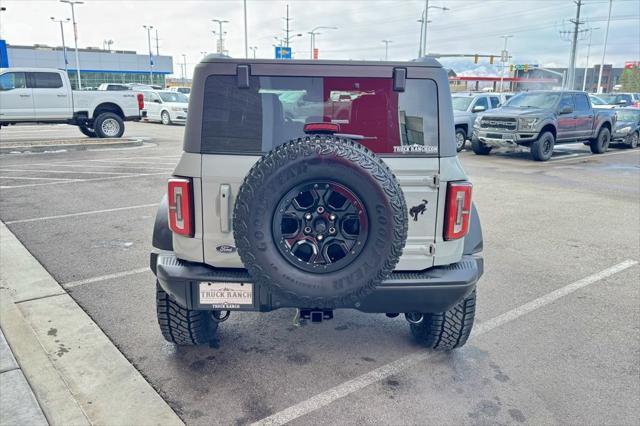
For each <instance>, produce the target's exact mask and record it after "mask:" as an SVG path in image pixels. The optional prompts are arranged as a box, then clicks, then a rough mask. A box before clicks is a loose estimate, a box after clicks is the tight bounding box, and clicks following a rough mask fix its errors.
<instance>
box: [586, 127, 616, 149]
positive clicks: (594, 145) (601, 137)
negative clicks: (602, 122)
mask: <svg viewBox="0 0 640 426" xmlns="http://www.w3.org/2000/svg"><path fill="white" fill-rule="evenodd" d="M610 143H611V132H610V131H609V129H607V128H606V127H602V128H601V129H600V131H599V132H598V136H597V137H596V138H595V139H592V140H591V144H590V145H589V148H591V152H592V153H594V154H602V153H605V152H607V150H608V149H609V144H610Z"/></svg>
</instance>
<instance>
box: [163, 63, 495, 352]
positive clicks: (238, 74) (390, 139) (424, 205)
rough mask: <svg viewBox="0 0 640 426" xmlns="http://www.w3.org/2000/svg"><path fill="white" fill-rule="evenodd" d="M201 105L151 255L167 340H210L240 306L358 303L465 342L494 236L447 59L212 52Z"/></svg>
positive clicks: (306, 312) (438, 340) (427, 341)
mask: <svg viewBox="0 0 640 426" xmlns="http://www.w3.org/2000/svg"><path fill="white" fill-rule="evenodd" d="M189 111H190V113H189V117H188V119H187V126H186V131H185V136H184V153H183V154H182V157H181V159H180V161H179V162H178V165H177V167H176V169H175V172H174V174H173V176H172V177H171V178H170V179H169V182H168V191H167V195H166V196H165V197H164V198H163V200H162V202H161V204H160V207H159V210H158V214H157V217H156V223H155V226H154V233H153V246H154V249H153V251H152V253H151V259H150V263H151V265H150V266H151V269H152V271H153V272H154V274H155V275H156V277H157V283H156V288H157V293H156V294H157V297H156V303H157V313H158V321H159V323H160V330H161V332H162V335H163V336H164V337H165V339H167V340H168V341H170V342H174V343H176V344H179V345H191V344H201V343H208V342H210V341H212V340H213V339H215V333H216V330H217V328H218V325H219V323H221V322H223V321H225V320H226V319H227V318H228V317H229V315H230V313H231V312H232V311H256V312H269V311H272V310H275V309H280V308H295V309H296V318H300V319H302V320H308V321H311V322H318V321H322V320H328V319H331V318H332V317H333V313H334V310H336V309H344V308H351V309H357V310H359V311H362V312H368V313H384V314H386V315H387V316H388V317H396V316H398V315H399V314H400V313H403V314H404V315H405V317H406V319H407V320H408V322H409V324H410V329H411V332H412V334H413V335H414V337H415V338H416V339H417V340H418V341H419V342H421V343H422V344H423V345H425V346H426V347H429V348H435V349H442V350H448V349H453V348H456V347H459V346H462V345H464V343H465V342H466V340H467V338H468V337H469V333H470V332H471V327H472V325H473V319H474V313H475V299H476V283H477V281H478V279H479V278H480V276H481V275H482V272H483V260H482V256H481V252H482V231H481V228H480V222H479V218H478V214H477V212H476V209H475V207H474V205H473V203H472V201H471V193H472V185H471V183H470V182H469V181H468V180H467V177H466V175H465V173H464V171H463V169H462V167H461V165H460V162H459V160H458V157H457V156H456V141H455V132H454V125H453V123H454V121H453V112H452V107H451V96H450V93H449V82H448V80H447V73H446V71H445V70H444V69H443V68H442V67H441V66H440V64H439V63H438V62H436V61H435V60H432V59H428V60H425V61H423V62H352V61H349V62H347V61H344V62H342V61H270V60H237V59H225V58H220V57H216V56H213V55H210V56H208V57H206V58H205V59H203V60H202V62H201V63H200V64H199V65H198V66H197V67H196V70H195V74H194V82H193V90H192V92H191V98H190V100H189Z"/></svg>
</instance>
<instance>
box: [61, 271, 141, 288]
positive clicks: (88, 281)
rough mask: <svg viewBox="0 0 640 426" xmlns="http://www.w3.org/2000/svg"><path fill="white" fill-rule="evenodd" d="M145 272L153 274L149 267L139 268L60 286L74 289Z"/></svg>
mask: <svg viewBox="0 0 640 426" xmlns="http://www.w3.org/2000/svg"><path fill="white" fill-rule="evenodd" d="M143 272H151V269H149V267H148V266H147V267H146V268H138V269H132V270H130V271H123V272H116V273H115V274H108V275H101V276H99V277H93V278H87V279H86V280H78V281H71V282H68V283H66V284H65V283H61V284H60V285H61V286H62V287H64V288H73V287H77V286H79V285H84V284H90V283H95V282H99V281H106V280H111V279H114V278H122V277H128V276H130V275H137V274H141V273H143Z"/></svg>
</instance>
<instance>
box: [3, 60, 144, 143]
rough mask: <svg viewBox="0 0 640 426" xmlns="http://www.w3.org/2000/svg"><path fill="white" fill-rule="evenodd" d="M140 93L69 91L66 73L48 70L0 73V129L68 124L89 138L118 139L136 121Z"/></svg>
mask: <svg viewBox="0 0 640 426" xmlns="http://www.w3.org/2000/svg"><path fill="white" fill-rule="evenodd" d="M143 108H144V98H143V96H142V93H136V92H134V91H97V90H95V91H77V90H71V84H70V82H69V77H68V76H67V73H66V72H64V71H61V70H57V69H47V68H6V69H0V126H6V125H8V124H16V123H28V122H30V123H67V124H72V125H75V126H78V127H79V128H80V131H81V132H82V133H84V134H85V135H87V136H89V137H100V138H119V137H121V136H122V134H123V133H124V122H125V121H129V120H139V119H140V117H141V110H142V109H143Z"/></svg>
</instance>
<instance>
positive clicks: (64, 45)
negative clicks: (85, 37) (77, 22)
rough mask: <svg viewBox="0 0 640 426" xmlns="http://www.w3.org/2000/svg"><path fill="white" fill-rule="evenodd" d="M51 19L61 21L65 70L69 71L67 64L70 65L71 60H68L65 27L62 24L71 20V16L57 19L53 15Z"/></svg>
mask: <svg viewBox="0 0 640 426" xmlns="http://www.w3.org/2000/svg"><path fill="white" fill-rule="evenodd" d="M51 20H52V21H53V22H59V23H60V35H61V36H62V55H63V56H64V71H65V72H67V65H69V61H68V60H67V45H66V44H65V42H64V27H63V26H62V24H64V23H67V22H69V21H70V19H69V18H65V19H56V18H54V17H53V16H52V17H51Z"/></svg>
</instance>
